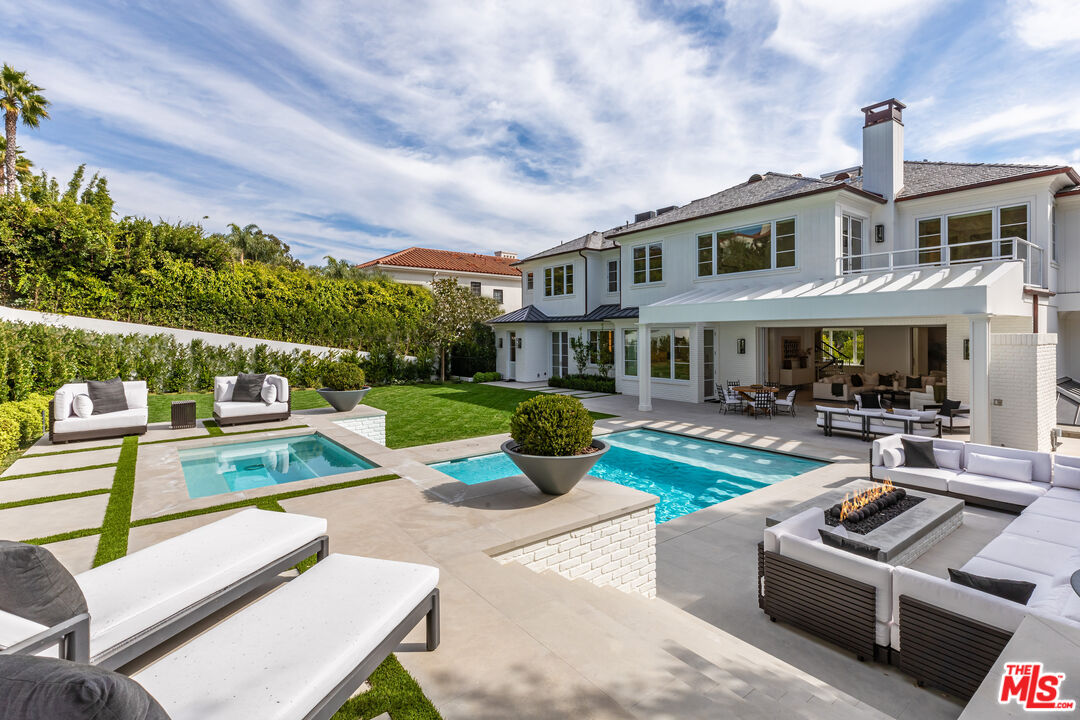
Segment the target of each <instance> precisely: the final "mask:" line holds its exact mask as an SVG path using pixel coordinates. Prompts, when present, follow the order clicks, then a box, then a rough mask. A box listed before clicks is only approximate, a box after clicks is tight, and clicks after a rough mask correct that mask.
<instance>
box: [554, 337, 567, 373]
mask: <svg viewBox="0 0 1080 720" xmlns="http://www.w3.org/2000/svg"><path fill="white" fill-rule="evenodd" d="M569 367H570V333H569V332H567V331H565V330H564V331H562V332H553V333H551V377H564V376H566V375H568V374H569V372H568V370H569Z"/></svg>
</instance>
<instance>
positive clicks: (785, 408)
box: [773, 389, 798, 417]
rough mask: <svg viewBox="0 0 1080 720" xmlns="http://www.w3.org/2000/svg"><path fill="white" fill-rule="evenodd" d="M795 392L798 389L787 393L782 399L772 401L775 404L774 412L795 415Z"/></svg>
mask: <svg viewBox="0 0 1080 720" xmlns="http://www.w3.org/2000/svg"><path fill="white" fill-rule="evenodd" d="M797 392H798V389H795V390H792V391H791V392H789V393H788V394H787V397H786V398H784V399H782V400H777V401H776V402H775V403H773V404H774V405H775V406H776V407H775V409H774V412H776V413H784V414H787V415H790V416H791V417H795V394H796V393H797Z"/></svg>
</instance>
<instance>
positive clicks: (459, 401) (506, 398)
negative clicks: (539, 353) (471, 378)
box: [364, 383, 611, 448]
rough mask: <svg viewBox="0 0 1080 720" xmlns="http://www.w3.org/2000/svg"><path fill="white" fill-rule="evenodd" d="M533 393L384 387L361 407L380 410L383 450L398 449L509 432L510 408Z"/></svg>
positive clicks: (472, 386) (450, 387)
mask: <svg viewBox="0 0 1080 720" xmlns="http://www.w3.org/2000/svg"><path fill="white" fill-rule="evenodd" d="M537 394H538V393H535V392H532V391H529V390H516V389H513V388H505V387H498V386H495V385H475V384H473V383H459V384H447V385H390V386H386V387H377V388H374V389H372V391H371V392H369V393H368V394H367V396H366V397H365V398H364V404H365V405H370V406H372V407H376V408H379V409H380V410H385V411H386V446H387V447H391V448H403V447H412V446H413V445H427V444H428V443H438V442H446V441H448V440H461V439H462V438H470V437H478V436H480V435H495V434H497V433H504V432H510V414H511V413H512V412H513V411H514V408H516V407H517V406H518V403H520V402H521V401H522V400H527V399H529V398H531V397H532V396H533V395H537ZM592 416H593V418H594V419H597V420H599V419H600V418H606V417H611V415H605V414H603V413H592Z"/></svg>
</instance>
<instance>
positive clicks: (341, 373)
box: [322, 360, 364, 390]
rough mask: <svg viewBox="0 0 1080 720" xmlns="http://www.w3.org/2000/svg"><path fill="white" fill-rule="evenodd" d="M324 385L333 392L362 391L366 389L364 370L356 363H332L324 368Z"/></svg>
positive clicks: (345, 361) (344, 361)
mask: <svg viewBox="0 0 1080 720" xmlns="http://www.w3.org/2000/svg"><path fill="white" fill-rule="evenodd" d="M322 381H323V385H325V386H326V387H327V388H329V389H331V390H360V389H361V388H363V387H364V368H362V367H360V366H359V365H357V364H356V363H355V362H349V361H347V360H343V361H340V362H330V363H327V364H326V367H325V368H323V373H322Z"/></svg>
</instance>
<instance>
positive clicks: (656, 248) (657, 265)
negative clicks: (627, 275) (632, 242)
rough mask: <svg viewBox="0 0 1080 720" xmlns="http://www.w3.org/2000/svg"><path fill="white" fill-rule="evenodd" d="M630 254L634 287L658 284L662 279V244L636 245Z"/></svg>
mask: <svg viewBox="0 0 1080 720" xmlns="http://www.w3.org/2000/svg"><path fill="white" fill-rule="evenodd" d="M632 253H633V260H634V284H635V285H644V284H645V283H654V282H660V281H661V280H663V279H664V245H663V243H658V242H657V243H649V244H648V245H638V246H637V247H635V248H634V249H633V251H632Z"/></svg>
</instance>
